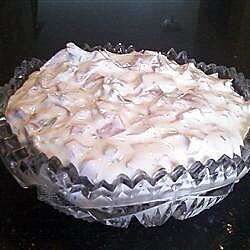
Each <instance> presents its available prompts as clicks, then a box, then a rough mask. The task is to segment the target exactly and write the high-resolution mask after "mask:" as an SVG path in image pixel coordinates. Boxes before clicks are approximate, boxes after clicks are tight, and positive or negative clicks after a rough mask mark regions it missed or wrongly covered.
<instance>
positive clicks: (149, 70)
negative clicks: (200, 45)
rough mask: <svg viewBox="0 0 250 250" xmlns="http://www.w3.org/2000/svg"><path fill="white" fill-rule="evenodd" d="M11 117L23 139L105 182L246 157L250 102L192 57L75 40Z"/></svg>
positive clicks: (21, 94) (14, 99)
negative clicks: (89, 47)
mask: <svg viewBox="0 0 250 250" xmlns="http://www.w3.org/2000/svg"><path fill="white" fill-rule="evenodd" d="M6 117H7V121H8V122H9V123H10V125H11V128H12V130H13V132H14V133H15V134H16V135H17V136H18V138H19V140H20V141H21V142H22V143H23V144H26V143H32V144H33V145H34V146H35V148H37V149H38V150H39V151H41V152H43V153H45V154H46V155H47V156H48V157H52V156H56V157H58V158H59V159H60V160H61V162H62V163H63V164H64V165H67V164H69V163H73V164H74V166H75V167H76V169H77V171H78V173H79V175H81V176H87V177H88V178H89V179H90V180H92V181H94V182H98V181H101V180H107V181H112V180H114V179H115V178H116V177H117V176H119V175H120V174H126V175H127V176H128V177H130V178H132V177H133V176H135V175H136V173H137V171H138V170H143V171H145V172H146V173H147V174H148V175H150V176H152V175H153V174H154V173H155V172H156V171H157V170H158V169H161V168H165V169H166V171H167V172H169V173H171V172H172V170H173V169H174V168H175V167H176V166H178V165H183V166H184V167H185V168H189V167H190V166H191V165H192V163H194V162H195V161H201V162H202V163H205V162H206V161H207V160H208V159H214V160H217V159H219V158H220V157H221V156H222V155H223V154H226V155H228V156H229V157H232V156H233V154H234V153H235V154H238V155H240V146H241V145H243V139H244V137H245V135H246V133H247V132H248V129H249V124H248V122H249V117H250V105H249V102H247V101H244V99H243V97H241V96H240V95H238V94H237V93H236V92H235V91H234V89H233V87H232V80H231V79H219V78H218V75H217V74H213V75H206V74H205V73H204V72H202V71H201V70H199V69H197V68H196V67H195V65H194V64H193V63H188V64H184V65H179V64H177V63H176V62H174V61H170V60H168V59H167V57H166V56H165V55H163V54H161V53H158V52H154V51H149V50H145V51H140V52H136V51H134V52H131V53H129V54H114V53H111V52H108V51H105V50H102V51H101V50H100V51H99V50H96V51H93V52H87V51H84V50H82V49H80V48H79V47H77V46H76V45H74V44H73V43H69V44H67V47H66V49H63V50H61V51H59V52H58V53H57V54H56V55H55V56H53V57H52V58H51V59H50V60H49V61H48V62H47V63H45V64H44V65H43V66H42V67H41V69H40V70H39V71H36V72H34V73H32V74H31V75H30V76H29V78H28V80H26V81H25V82H24V84H23V86H22V87H21V88H19V89H18V90H17V91H16V93H15V94H14V95H13V96H11V97H10V99H9V102H8V105H7V109H6Z"/></svg>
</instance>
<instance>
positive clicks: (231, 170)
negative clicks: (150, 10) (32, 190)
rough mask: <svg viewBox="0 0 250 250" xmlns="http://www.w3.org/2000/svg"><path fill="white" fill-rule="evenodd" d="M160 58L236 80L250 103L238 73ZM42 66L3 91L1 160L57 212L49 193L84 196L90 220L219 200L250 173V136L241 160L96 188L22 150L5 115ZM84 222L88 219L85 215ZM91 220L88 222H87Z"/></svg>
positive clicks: (36, 64) (181, 57) (29, 67)
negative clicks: (122, 210)
mask: <svg viewBox="0 0 250 250" xmlns="http://www.w3.org/2000/svg"><path fill="white" fill-rule="evenodd" d="M84 49H85V50H89V51H92V50H95V49H107V50H110V51H112V52H114V53H129V52H131V51H133V50H134V47H133V46H129V47H125V46H124V45H122V44H118V45H116V46H112V45H111V44H110V43H108V44H107V45H105V46H95V47H92V48H91V47H89V46H88V45H85V46H84ZM162 53H163V54H165V55H167V57H168V58H169V59H170V60H174V61H176V62H177V63H179V64H185V63H188V62H193V63H194V64H195V65H196V67H197V68H199V69H201V70H203V71H204V72H205V73H206V74H213V73H218V76H219V77H220V78H224V79H225V78H233V87H234V89H235V91H236V92H237V93H238V94H240V95H241V96H243V97H244V98H245V99H246V100H249V99H250V91H249V90H250V80H249V79H245V77H244V75H243V74H242V73H237V71H236V69H235V68H227V67H225V66H216V65H215V64H208V65H206V64H205V63H203V62H200V63H196V61H195V60H194V59H188V57H187V53H186V52H185V51H181V52H180V53H176V52H175V50H174V49H170V50H168V51H167V52H162ZM44 62H45V61H41V60H39V59H34V58H32V59H31V60H29V61H27V60H25V61H23V62H22V63H21V66H20V67H17V68H16V69H15V72H14V77H13V78H12V79H11V80H10V81H9V83H7V84H6V85H4V86H3V87H1V88H0V112H1V113H0V154H1V157H2V160H3V162H4V163H5V165H6V167H7V169H8V170H9V171H10V172H11V174H12V175H13V176H14V177H15V178H16V180H17V181H18V182H19V183H20V184H21V185H22V186H23V187H29V186H32V185H35V186H39V188H40V189H38V191H39V192H40V195H39V197H40V199H42V200H49V201H50V202H49V203H50V204H52V205H53V206H54V207H56V208H57V209H59V210H60V207H59V205H58V202H59V201H58V197H57V200H56V202H55V201H54V200H53V199H55V198H52V196H49V197H47V196H48V193H50V192H51V194H53V193H54V194H55V193H58V192H61V193H63V195H66V196H68V198H69V200H71V202H72V203H74V201H73V200H72V197H69V194H70V195H73V194H79V193H81V198H79V197H78V198H77V199H80V200H81V201H82V202H83V204H84V207H83V208H82V209H83V210H84V211H85V212H84V213H88V214H89V213H90V212H89V210H88V211H86V209H89V208H100V207H103V206H104V207H114V206H118V205H117V204H118V203H119V206H128V205H129V206H132V205H135V204H144V203H148V202H150V203H152V202H161V201H164V200H165V201H166V200H168V199H171V198H173V193H174V199H181V197H185V196H188V197H191V196H192V197H195V196H197V197H198V196H200V195H203V197H204V195H206V197H216V196H217V195H218V194H219V192H221V194H223V195H224V196H225V195H226V194H228V193H229V192H230V191H231V189H232V188H231V185H233V184H234V183H235V182H237V181H239V179H240V178H242V177H243V176H244V175H245V174H246V173H247V172H248V171H249V168H250V151H249V150H248V149H249V145H250V143H249V136H248V135H247V136H246V138H245V141H244V143H245V145H244V146H242V147H241V156H238V155H234V156H233V157H232V158H230V157H228V156H226V155H223V156H222V157H221V158H220V159H219V160H217V161H214V160H213V159H210V160H208V161H207V162H206V163H205V164H202V163H201V162H198V161H197V162H195V163H194V164H193V165H192V166H191V167H190V168H189V169H188V170H187V169H185V168H184V167H183V166H177V167H176V168H175V169H174V171H173V172H172V173H171V174H168V173H167V172H166V170H165V169H160V170H158V171H156V172H155V174H154V175H153V176H152V177H151V176H148V175H147V174H146V173H145V172H143V171H138V173H137V175H136V176H135V177H134V178H132V179H130V178H129V177H128V176H126V175H123V174H121V175H119V176H118V177H117V178H116V179H115V180H114V181H113V182H112V183H108V182H106V181H105V180H103V181H101V182H99V183H92V182H91V181H90V180H89V179H88V177H86V176H79V175H78V172H77V170H76V168H75V167H74V166H73V164H70V165H68V166H62V164H61V162H60V160H59V159H58V158H57V157H52V158H51V159H48V158H47V157H46V155H45V154H43V153H41V152H38V151H37V150H36V149H35V148H33V147H32V145H28V146H24V145H21V144H20V142H19V141H18V138H17V137H16V136H15V135H14V134H13V133H12V131H11V129H10V125H9V124H8V123H7V121H6V119H5V116H4V111H5V108H6V104H7V102H8V99H9V97H10V96H11V95H12V94H13V93H14V92H15V91H16V89H18V88H19V87H20V86H21V85H22V84H23V82H24V81H25V80H26V79H27V77H28V76H29V74H31V73H32V72H33V71H36V70H38V69H39V68H40V67H41V66H42V65H43V63H44ZM43 186H46V187H47V193H46V194H47V196H46V197H47V198H45V196H44V195H41V192H42V191H41V190H42V189H43V188H42V187H43ZM141 187H147V189H148V190H150V193H151V194H154V195H153V197H152V195H148V194H147V195H141V194H140V195H138V193H137V195H135V194H134V193H135V192H136V190H137V191H138V190H140V188H141ZM124 192H125V193H126V195H127V197H130V198H129V200H128V199H123V198H122V197H121V194H122V193H124ZM138 192H140V191H138ZM100 197H106V198H107V199H106V200H105V199H104V200H102V201H101V203H100V200H99V198H100ZM108 197H109V198H110V197H112V199H108ZM115 200H116V201H115ZM218 200H219V199H218ZM118 201H119V202H118ZM64 202H65V200H64ZM77 205H78V207H80V206H81V205H80V204H79V201H78V203H77ZM71 209H72V208H71ZM63 211H64V212H66V213H70V214H73V215H74V216H75V217H77V216H78V217H79V215H75V214H74V213H73V212H69V211H65V209H64V210H63ZM83 217H84V218H85V217H86V216H85V215H83ZM87 217H88V219H89V216H87ZM91 217H94V218H95V219H97V220H101V219H100V218H98V215H96V214H95V215H93V214H92V215H91ZM140 222H141V221H140ZM141 223H142V222H141ZM147 223H149V222H145V225H148V224H147ZM149 224H150V223H149ZM156 224H157V223H156ZM158 224H159V223H158Z"/></svg>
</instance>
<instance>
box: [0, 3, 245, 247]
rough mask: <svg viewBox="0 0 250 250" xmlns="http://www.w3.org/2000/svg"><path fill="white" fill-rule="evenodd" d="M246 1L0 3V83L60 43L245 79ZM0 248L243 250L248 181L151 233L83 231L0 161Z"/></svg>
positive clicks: (90, 227)
mask: <svg viewBox="0 0 250 250" xmlns="http://www.w3.org/2000/svg"><path fill="white" fill-rule="evenodd" d="M249 23H250V1H248V0H239V1H234V0H231V1H230V0H220V1H218V0H207V1H199V0H197V1H195V0H193V1H192V0H189V1H184V0H176V1H172V0H166V1H150V0H148V1H146V0H140V1H121V0H119V1H97V0H93V1H92V2H91V1H80V0H78V1H77V0H75V1H65V0H64V1H63V0H57V1H49V0H48V1H46V0H40V1H36V0H23V1H20V0H16V1H15V0H12V1H8V0H0V82H1V83H5V82H7V81H8V79H9V78H10V77H11V75H12V73H13V69H14V68H15V66H16V65H18V64H19V63H20V62H21V60H22V59H25V58H29V57H38V58H44V59H47V58H49V57H50V56H52V55H53V54H54V53H55V52H56V51H57V50H59V49H60V48H62V47H64V45H65V43H66V42H68V41H74V42H75V43H76V44H78V45H80V46H81V45H83V44H84V43H85V42H87V43H89V44H91V45H96V44H105V43H106V42H108V41H111V42H112V43H113V44H115V43H118V42H124V43H125V44H127V45H129V44H134V45H135V46H136V48H138V49H142V48H147V49H155V50H164V49H169V48H171V47H174V48H176V49H177V50H178V51H180V50H186V51H187V52H188V54H189V55H191V56H192V57H195V58H196V59H197V61H205V62H208V63H209V62H215V63H217V64H222V65H227V66H235V67H236V68H237V69H238V70H239V71H242V72H244V74H245V75H246V76H248V77H250V67H249V65H250V25H249ZM0 175H1V179H0V249H7V250H12V249H25V250H26V249H94V250H97V249H109V250H111V249H121V250H122V249H138V250H139V249H147V250H151V249H155V250H156V249H164V250H165V249H167V250H168V249H175V250H177V249H185V250H186V249H192V250H193V249H194V250H196V249H198V250H200V249H205V250H206V249H218V250H220V249H221V250H222V249H225V250H227V249H235V250H240V249H250V233H249V232H250V216H249V211H250V193H249V189H250V175H249V174H248V175H247V176H246V177H244V178H243V179H242V180H241V181H240V183H238V184H236V185H235V188H234V191H233V192H232V193H231V194H230V195H229V196H228V197H227V198H226V199H225V200H224V201H223V202H221V203H219V204H218V205H216V206H215V207H213V208H211V209H210V210H208V211H205V212H203V213H202V214H200V215H198V216H196V217H194V218H191V219H188V220H185V221H177V220H174V219H170V220H169V221H168V222H167V223H166V224H165V225H163V226H161V227H157V228H149V229H146V228H143V227H142V226H141V225H139V223H137V222H136V221H134V222H133V223H132V224H131V225H130V227H129V228H128V229H117V228H112V227H107V226H104V225H101V224H99V223H92V224H89V223H87V222H84V221H81V220H76V219H74V218H73V217H69V216H66V215H64V214H61V213H59V212H57V211H56V210H54V209H53V208H51V207H50V206H48V205H46V204H44V203H42V202H40V201H38V200H37V199H36V191H35V190H34V189H27V190H24V189H22V188H21V187H19V185H18V184H17V183H16V182H15V180H14V179H13V178H12V177H11V176H10V175H9V173H8V172H7V171H6V169H5V168H4V166H3V165H2V164H0Z"/></svg>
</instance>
